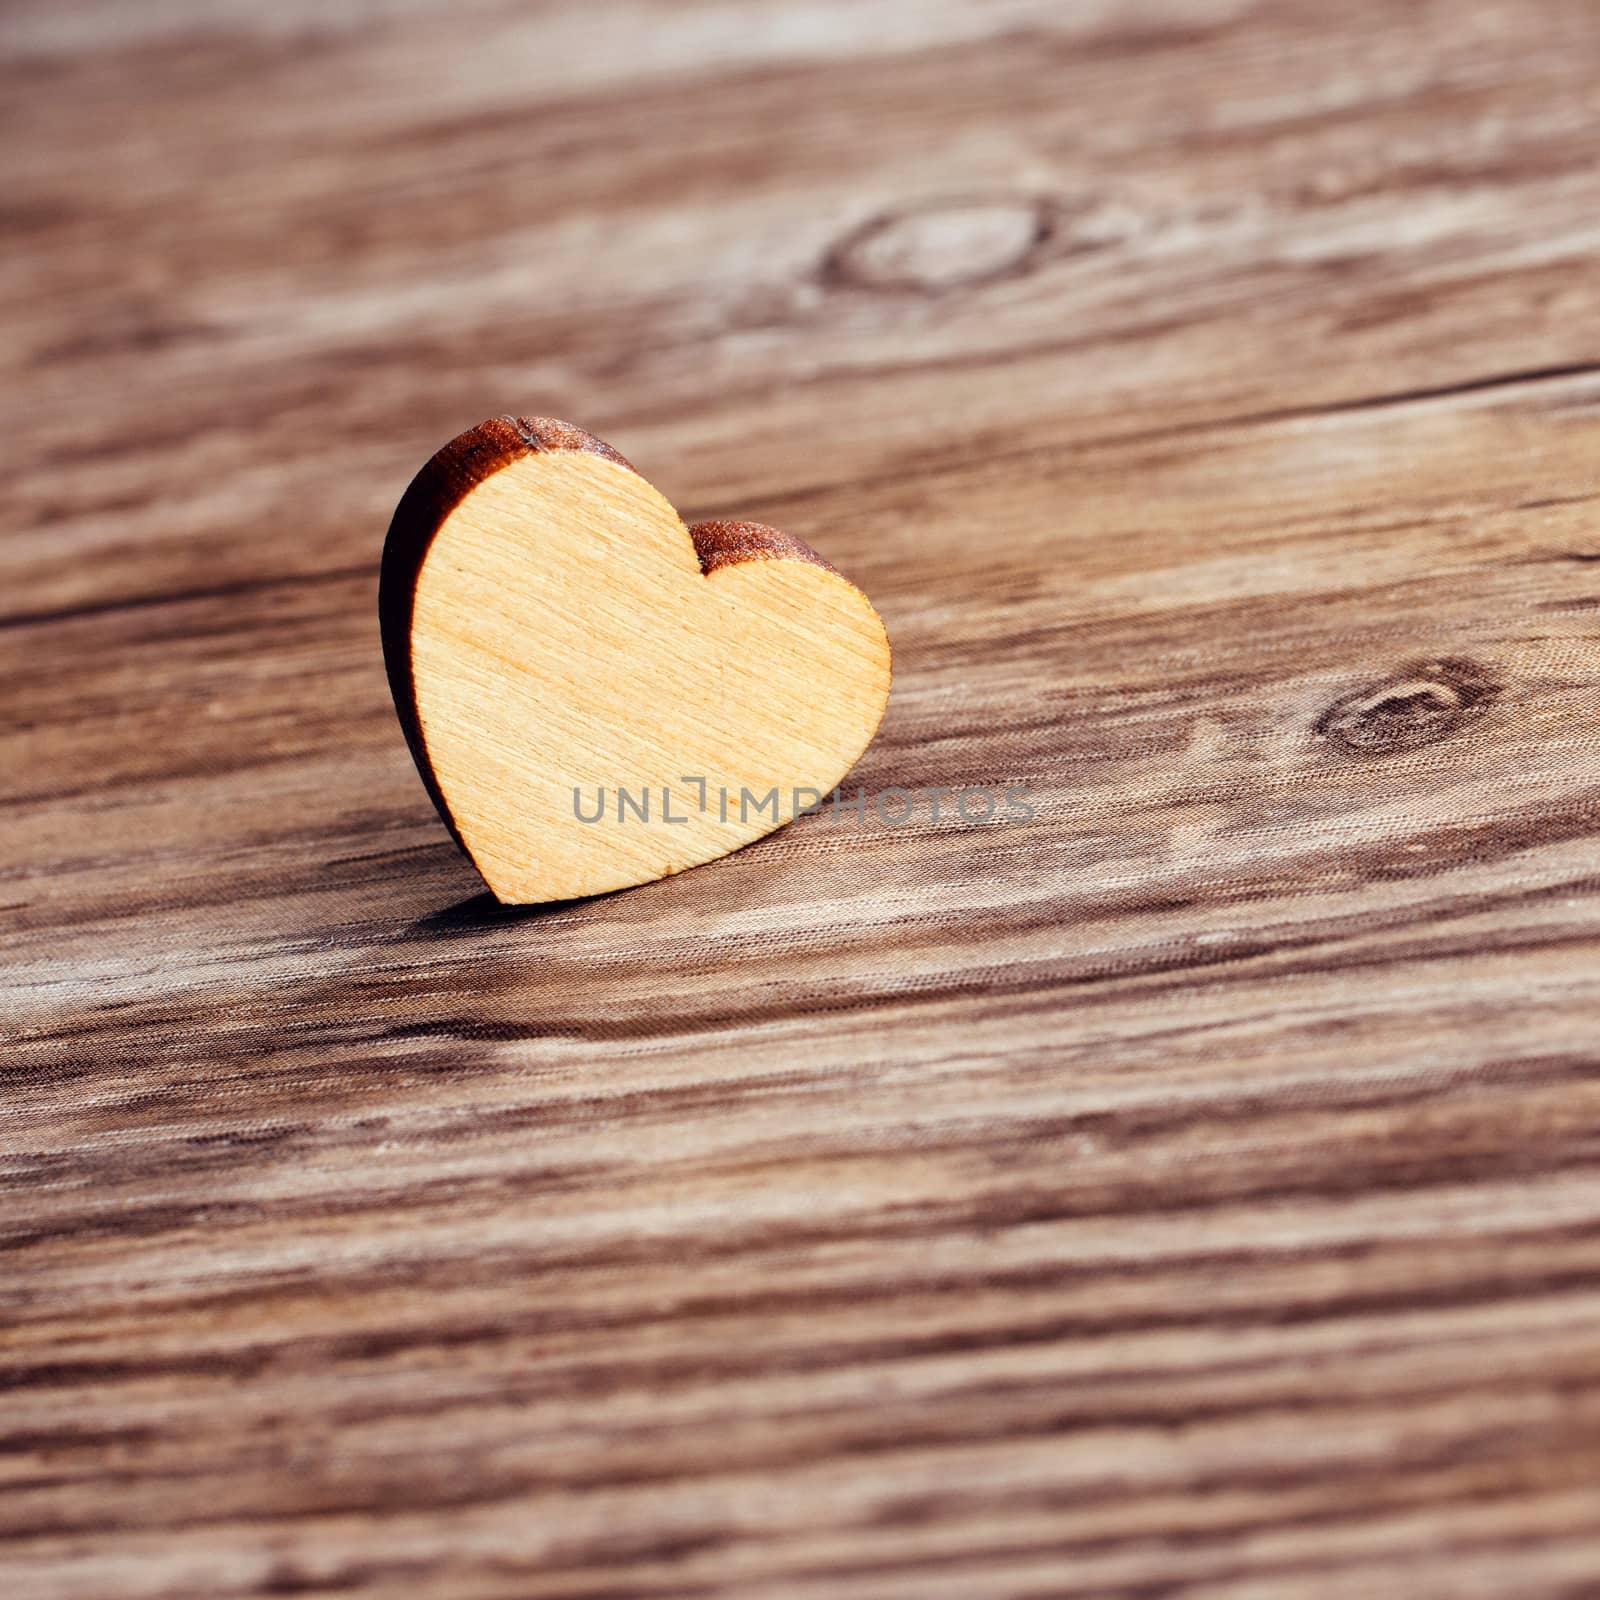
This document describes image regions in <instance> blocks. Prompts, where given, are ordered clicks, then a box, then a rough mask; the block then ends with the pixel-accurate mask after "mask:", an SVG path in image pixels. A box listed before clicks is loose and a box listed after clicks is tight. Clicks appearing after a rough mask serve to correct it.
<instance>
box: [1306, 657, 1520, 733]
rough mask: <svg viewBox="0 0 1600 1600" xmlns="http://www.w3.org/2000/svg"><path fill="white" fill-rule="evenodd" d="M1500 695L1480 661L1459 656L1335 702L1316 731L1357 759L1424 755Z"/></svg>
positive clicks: (1429, 663)
mask: <svg viewBox="0 0 1600 1600" xmlns="http://www.w3.org/2000/svg"><path fill="white" fill-rule="evenodd" d="M1500 689H1501V685H1500V684H1499V683H1498V682H1497V681H1496V680H1495V678H1494V677H1493V675H1492V674H1491V673H1490V672H1489V671H1488V670H1487V669H1486V668H1484V667H1481V666H1479V665H1478V663H1477V662H1475V661H1466V660H1463V659H1461V658H1460V657H1457V656H1447V657H1444V658H1442V659H1440V660H1437V661H1419V662H1417V663H1415V664H1414V665H1412V666H1409V667H1406V668H1404V669H1402V670H1401V671H1399V672H1397V673H1395V674H1394V676H1393V677H1391V678H1385V679H1383V680H1382V682H1380V683H1375V684H1371V685H1369V686H1368V687H1367V688H1365V689H1357V690H1356V691H1355V692H1354V693H1353V694H1347V695H1345V696H1344V697H1343V698H1342V699H1339V700H1335V701H1334V703H1333V704H1332V705H1331V706H1329V707H1328V709H1327V710H1326V711H1324V712H1323V713H1322V715H1321V716H1320V717H1318V718H1317V721H1316V729H1315V731H1316V732H1317V733H1318V734H1320V735H1321V736H1322V737H1323V738H1324V739H1327V740H1329V741H1330V742H1331V743H1333V744H1336V745H1339V746H1340V747H1341V748H1342V749H1345V750H1349V751H1351V752H1353V753H1354V754H1356V755H1363V756H1386V755H1394V754H1396V753H1397V752H1399V751H1402V750H1418V749H1420V748H1421V747H1422V746H1423V745H1427V744H1434V743H1435V742H1437V741H1438V740H1440V739H1443V738H1446V737H1448V736H1449V735H1450V734H1452V733H1455V732H1456V731H1457V730H1458V729H1459V728H1461V727H1462V725H1463V724H1464V723H1467V722H1470V721H1471V720H1472V719H1473V718H1474V717H1475V716H1477V715H1478V713H1479V712H1481V711H1482V710H1483V709H1484V708H1485V707H1486V706H1487V705H1488V704H1489V702H1490V701H1491V700H1493V699H1494V697H1495V696H1496V695H1497V694H1499V693H1500Z"/></svg>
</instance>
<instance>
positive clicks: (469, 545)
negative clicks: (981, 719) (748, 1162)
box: [378, 417, 889, 905]
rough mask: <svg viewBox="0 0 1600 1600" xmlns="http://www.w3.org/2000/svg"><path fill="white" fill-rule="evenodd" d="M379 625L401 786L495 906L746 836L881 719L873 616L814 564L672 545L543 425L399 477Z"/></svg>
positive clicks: (630, 877) (745, 840)
mask: <svg viewBox="0 0 1600 1600" xmlns="http://www.w3.org/2000/svg"><path fill="white" fill-rule="evenodd" d="M378 610H379V619H380V622H381V624H382V629H383V652H384V661H385V664H386V666H387V668H388V672H389V685H390V688H391V689H392V690H393V692H394V700H395V708H396V710H397V711H398V712H399V714H400V721H401V724H402V726H403V727H404V729H405V733H406V739H407V742H408V743H409V744H410V746H411V753H412V755H413V756H414V757H415V758H416V763H417V770H418V771H419V772H420V773H421V774H422V780H423V782H424V783H425V784H426V785H427V788H428V792H429V794H430V795H431V796H432V797H433V801H434V804H435V805H436V806H437V807H438V808H439V813H440V815H441V816H442V817H443V818H444V820H445V822H446V824H447V825H448V826H449V828H450V830H451V832H452V833H453V834H454V835H455V837H456V839H457V840H458V841H459V842H460V844H461V846H462V847H463V849H465V850H466V852H467V854H468V855H469V856H470V857H471V858H472V861H473V864H474V865H475V866H476V867H477V869H478V871H479V872H480V873H482V874H483V877H484V880H485V882H486V883H487V884H488V885H489V887H490V889H491V890H493V891H494V894H495V896H496V898H498V899H499V900H501V901H503V902H504V903H506V904H508V905H534V904H539V903H542V902H544V901H550V900H570V899H575V898H577V897H578V896H581V895H592V894H603V893H606V892H607V891H609V890H613V889H622V888H626V887H628V886H629V885H631V884H637V883H648V882H650V881H652V880H653V879H656V878H663V877H666V876H667V875H668V874H670V873H674V872H681V871H682V870H683V869H684V868H685V867H693V866H698V865H699V864H700V863H701V862H705V861H712V860H714V859H715V858H716V857H718V856H723V855H727V854H728V852H729V851H732V850H737V849H738V848H739V847H740V846H741V845H745V844H749V843H750V842H751V841H752V840H754V839H759V838H761V837H762V836H763V835H764V834H768V833H770V832H772V831H773V829H774V828H777V827H780V826H782V825H783V824H784V823H785V822H788V821H790V820H792V818H793V817H794V816H795V815H797V814H798V813H800V812H801V811H803V810H805V809H807V808H808V807H810V806H813V805H815V804H817V803H818V802H819V801H820V799H821V798H822V797H823V796H824V795H827V794H828V793H830V792H831V791H832V790H833V789H834V788H835V787H836V786H837V784H838V782H839V780H840V779H841V778H842V777H844V775H845V773H847V772H848V771H849V770H850V768H851V767H852V766H853V765H854V764H855V762H856V760H857V758H858V757H859V756H860V755H861V753H862V751H863V750H865V749H866V747H867V745H868V744H869V743H870V742H871V740H872V736H873V734H874V733H875V732H876V731H877V728H878V723H879V722H880V721H881V719H882V717H883V712H884V708H885V706H886V705H887V704H888V700H889V640H888V636H887V634H886V633H885V632H884V627H883V623H882V621H881V620H880V618H879V617H878V614H877V612H876V611H874V610H873V608H872V605H871V602H870V601H868V599H867V597H866V596H865V595H864V594H862V592H861V591H860V590H859V589H858V588H856V587H855V585H854V584H852V583H851V582H850V581H849V580H848V579H847V578H844V577H843V576H841V575H840V574H839V573H838V572H836V571H835V570H834V569H833V568H832V567H831V566H829V565H828V563H827V562H826V561H824V560H823V559H822V558H821V557H820V556H819V555H817V554H816V552H815V551H813V550H811V549H810V548H809V547H807V546H806V545H804V544H802V543H801V542H800V541H799V540H798V539H793V538H790V537H789V536H788V535H786V534H782V533H778V532H777V531H775V530H774V529H772V528H765V527H762V526H760V525H759V524H757V523H750V522H701V523H696V524H695V525H694V526H693V527H685V526H684V523H683V521H682V519H681V518H680V517H679V516H678V513H677V512H676V511H674V510H673V508H672V506H671V505H670V504H669V503H668V501H667V500H666V499H665V498H664V497H663V496H662V495H660V494H659V493H658V492H657V491H656V490H655V489H653V488H651V486H650V485H649V484H648V483H646V482H645V480H644V479H643V478H642V477H640V476H639V474H638V473H637V472H636V471H635V470H634V469H633V467H631V466H630V465H629V464H628V463H627V462H626V461H624V460H623V458H622V457H621V456H619V455H618V454H617V452H616V451H615V450H613V449H612V448H611V447H610V446H609V445H607V444H605V443H603V442H602V441H601V440H599V439H596V438H594V437H593V435H591V434H587V433H585V432H583V431H582V430H581V429H579V428H574V427H572V426H570V425H569V424H567V423H564V422H554V421H551V420H549V419H548V418H542V417H535V418H517V419H512V418H509V417H499V418H496V419H494V420H493V421H490V422H485V423H483V424H482V425H481V426H479V427H476V428H473V429H470V430H469V431H468V432H466V433H464V434H462V435H461V436H460V437H459V438H457V439H454V440H452V441H451V442H450V443H449V444H447V445H446V446H445V447H444V449H442V450H441V451H440V452H439V453H438V454H437V455H436V456H434V458H433V459H432V460H431V461H430V462H429V463H428V464H427V466H425V467H424V468H423V469H422V471H421V472H420V473H418V474H417V476H416V478H415V479H413V480H412V483H411V486H410V487H409V488H408V489H407V490H406V492H405V495H404V497H403V498H402V499H401V501H400V505H399V508H398V509H397V510H396V512H395V515H394V521H393V523H392V524H391V525H390V528H389V535H388V538H387V540H386V541H385V543H384V549H383V566H382V576H381V579H380V582H379V594H378Z"/></svg>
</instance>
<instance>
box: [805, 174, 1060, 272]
mask: <svg viewBox="0 0 1600 1600" xmlns="http://www.w3.org/2000/svg"><path fill="white" fill-rule="evenodd" d="M1063 215H1064V213H1063V212H1062V210H1061V207H1060V206H1059V205H1058V203H1057V202H1055V201H1054V200H1051V199H1048V198H1045V197H1039V196H1036V197H1033V198H1025V197H1018V196H1002V197H996V196H988V197H983V196H947V197H945V198H943V199H935V200H925V201H922V202H920V203H918V204H915V205H909V206H903V207H900V208H898V209H896V210H893V211H887V212H884V213H882V214H881V215H879V216H876V217H873V218H871V219H870V220H869V221H867V222H865V223H863V224H862V225H861V226H860V227H859V228H856V229H855V230H854V231H853V232H851V233H848V234H846V235H845V237H844V238H843V239H841V240H840V241H839V242H838V243H837V244H835V245H834V246H833V248H832V249H831V250H830V251H829V252H828V254H827V256H826V257H825V258H824V260H823V263H822V281H823V282H824V283H825V284H828V285H831V286H841V285H844V286H851V287H854V288H858V289H877V290H890V291H898V292H902V293H904V292H910V293H914V294H940V293H942V292H943V291H945V290H947V289H957V288H970V287H971V286H972V285H974V284H981V283H992V282H994V281H995V280H996V279H999V278H1012V277H1020V276H1021V275H1022V274H1023V273H1026V272H1028V271H1030V270H1032V268H1033V267H1034V266H1035V265H1036V264H1037V263H1038V261H1039V259H1040V257H1041V256H1042V255H1043V254H1044V252H1045V250H1046V249H1047V248H1049V247H1050V246H1051V245H1052V244H1053V243H1055V242H1056V241H1057V240H1058V236H1059V234H1060V232H1061V227H1062V220H1063Z"/></svg>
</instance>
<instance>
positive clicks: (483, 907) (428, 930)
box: [406, 889, 605, 939]
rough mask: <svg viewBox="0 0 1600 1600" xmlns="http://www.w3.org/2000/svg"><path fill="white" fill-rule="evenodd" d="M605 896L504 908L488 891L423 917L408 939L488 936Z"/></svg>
mask: <svg viewBox="0 0 1600 1600" xmlns="http://www.w3.org/2000/svg"><path fill="white" fill-rule="evenodd" d="M604 898H605V896H603V895H586V896H580V897H579V898H577V899H575V900H547V901H546V902H545V903H544V904H543V905H536V906H508V905H502V904H501V903H500V901H498V900H497V899H495V897H494V895H493V894H491V893H490V892H489V891H488V890H487V889H485V890H484V891H483V892H482V893H481V894H474V895H469V896H468V897H467V898H466V899H465V900H458V901H457V902H456V903H455V904H454V905H449V906H444V907H442V908H441V909H440V910H438V911H432V912H429V914H428V915H427V916H425V917H419V918H418V919H417V920H416V921H415V922H413V923H411V924H410V926H408V927H407V929H406V936H407V937H408V938H416V939H447V938H451V937H458V936H461V935H466V934H474V933H488V932H490V931H492V930H493V929H495V928H502V927H506V926H509V925H511V924H515V923H531V922H538V921H540V920H541V919H542V918H544V917H548V916H552V915H554V914H556V913H558V912H563V911H571V910H573V909H574V908H575V907H577V906H585V905H589V904H591V903H592V902H594V901H595V900H601V899H604Z"/></svg>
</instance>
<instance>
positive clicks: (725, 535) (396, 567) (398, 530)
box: [378, 417, 855, 859]
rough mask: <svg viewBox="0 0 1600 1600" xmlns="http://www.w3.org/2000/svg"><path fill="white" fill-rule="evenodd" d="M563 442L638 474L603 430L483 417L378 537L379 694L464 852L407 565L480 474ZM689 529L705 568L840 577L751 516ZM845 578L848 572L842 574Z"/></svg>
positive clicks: (434, 462)
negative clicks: (427, 739)
mask: <svg viewBox="0 0 1600 1600" xmlns="http://www.w3.org/2000/svg"><path fill="white" fill-rule="evenodd" d="M563 450H581V451H586V452H588V453H589V454H591V455H597V456H601V457H603V458H604V459H605V460H607V461H612V462H615V463H616V464H617V465H618V466H619V467H622V468H624V469H625V470H626V471H628V472H632V473H635V474H638V475H640V476H642V474H639V469H638V468H637V467H635V466H634V465H633V463H632V462H631V461H629V460H627V459H626V458H625V457H624V456H622V455H621V454H619V453H618V452H617V451H616V450H614V449H612V447H611V446H610V445H608V444H607V443H606V442H605V440H604V439H599V438H596V437H595V435H594V434H592V433H589V432H586V431H585V430H584V429H582V428H578V427H574V426H573V424H572V423H570V422H560V421H558V420H556V419H555V418H554V417H491V418H490V419H489V420H488V421H487V422H480V423H479V424H478V426H477V427H475V428H469V429H467V431H466V432H465V433H462V434H458V435H457V436H456V437H455V438H454V439H452V440H451V441H450V442H449V444H447V445H445V446H444V448H443V449H441V450H439V451H437V452H436V453H435V454H434V455H433V457H432V458H431V459H430V460H429V461H428V463H427V465H426V466H424V467H423V468H422V470H421V471H420V472H419V473H418V474H417V475H416V477H414V478H413V479H412V480H411V482H410V483H409V484H408V485H407V486H406V492H405V493H404V494H403V495H401V497H400V504H399V505H398V506H396V507H395V513H394V517H393V518H392V519H391V521H390V523H389V532H388V534H387V535H386V537H385V538H384V541H383V556H382V559H381V561H380V563H379V568H378V628H379V633H380V635H381V637H382V640H383V664H384V670H385V672H386V673H387V674H388V678H389V693H390V696H391V697H392V698H393V700H394V708H395V713H396V715H398V717H399V718H400V728H401V731H402V732H403V733H404V734H405V739H406V745H407V748H409V750H410V751H411V759H412V761H413V762H414V763H415V764H416V768H417V774H418V776H419V777H420V778H421V779H422V784H423V787H424V788H425V789H426V790H427V791H428V798H429V799H430V800H431V801H432V802H433V808H434V810H435V811H437V812H438V813H439V816H440V818H441V820H442V821H443V822H444V825H445V827H446V828H448V829H449V830H450V837H451V838H452V839H454V840H455V842H456V843H457V844H458V845H459V846H460V847H461V849H462V850H463V851H464V852H465V853H466V855H467V856H468V858H469V859H471V856H472V852H471V851H470V850H468V849H467V846H466V841H465V840H464V839H463V838H462V837H461V831H460V829H459V828H457V827H456V824H455V819H454V818H453V817H452V816H451V815H450V808H449V806H447V805H446V804H445V800H444V794H443V792H442V791H441V790H440V788H439V782H438V779H437V778H436V777H435V776H434V771H433V763H432V762H431V761H430V760H429V759H428V750H427V745H426V744H425V743H424V741H423V737H422V723H421V721H420V719H419V718H418V716H417V694H416V682H415V679H414V677H413V674H412V670H411V621H412V616H413V613H414V611H415V607H416V595H417V574H418V573H419V572H420V571H421V570H422V562H423V559H424V557H425V556H426V555H427V553H428V547H429V546H430V545H431V544H432V543H433V536H434V535H435V534H436V533H437V532H438V531H439V528H440V526H441V524H442V523H443V522H444V519H445V518H446V517H448V516H449V515H450V513H451V512H452V511H454V510H455V508H456V507H457V506H458V505H460V504H461V502H462V501H463V500H464V499H466V497H467V495H468V494H469V493H471V491H472V490H473V489H475V488H476V487H477V486H478V485H479V484H480V483H482V482H484V481H485V480H486V479H488V478H492V477H493V476H494V474H495V473H497V472H499V471H500V470H501V469H502V468H503V467H507V466H509V465H510V464H511V463H512V462H513V461H518V460H520V459H521V458H522V457H523V456H530V455H539V454H541V453H546V452H549V453H555V452H558V451H563ZM689 537H690V538H691V539H692V540H693V541H694V548H695V554H696V555H697V556H698V557H699V558H700V569H701V571H702V572H704V573H706V574H708V575H709V574H710V573H712V572H715V571H716V570H717V569H718V568H719V567H730V566H734V565H736V564H738V563H739V562H741V561H784V560H787V561H807V562H810V563H811V564H812V565H814V566H818V567H822V568H825V569H826V570H827V571H829V572H832V573H835V574H836V575H837V576H839V577H843V576H844V575H843V574H842V573H840V572H839V571H838V569H837V568H836V567H834V566H833V565H832V563H830V562H828V561H825V560H824V559H823V558H822V557H821V556H819V555H818V554H817V552H816V551H815V550H813V549H812V548H811V546H810V545H808V544H806V543H805V542H804V541H803V540H801V539H796V538H795V537H794V536H793V535H792V534H787V533H780V532H779V531H778V530H777V529H776V528H769V527H766V526H765V525H764V524H762V523H759V522H736V521H722V520H714V521H710V522H697V523H695V524H694V525H693V526H692V527H691V528H690V529H689ZM845 582H847V583H849V582H850V580H849V579H848V578H846V579H845ZM851 587H852V588H854V587H855V585H854V584H852V585H851Z"/></svg>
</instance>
